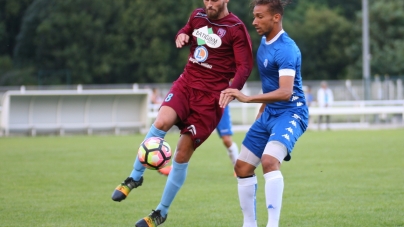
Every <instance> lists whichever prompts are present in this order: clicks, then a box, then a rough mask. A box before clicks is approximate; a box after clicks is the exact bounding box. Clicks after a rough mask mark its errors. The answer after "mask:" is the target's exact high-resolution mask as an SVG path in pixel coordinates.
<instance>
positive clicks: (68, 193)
mask: <svg viewBox="0 0 404 227" xmlns="http://www.w3.org/2000/svg"><path fill="white" fill-rule="evenodd" d="M243 136H244V134H243V133H237V134H236V135H235V137H234V138H235V141H237V142H238V143H239V144H240V142H241V140H242V138H243ZM177 138H178V134H176V133H172V134H169V135H168V136H167V137H166V139H167V140H168V142H169V143H170V144H171V146H172V147H173V148H174V147H175V143H176V141H177ZM142 139H143V136H142V135H128V136H71V137H35V138H32V137H10V138H0V226H58V227H59V226H134V223H135V222H136V221H137V220H138V219H140V218H142V217H143V216H145V215H146V214H148V213H150V211H151V209H154V208H155V207H156V205H157V204H158V202H159V200H160V196H161V192H162V190H163V187H164V184H165V180H166V178H165V177H163V176H161V175H158V174H157V173H156V172H155V171H151V170H148V171H146V173H145V181H144V184H143V186H141V187H139V188H137V189H135V191H133V192H132V193H131V195H130V196H129V197H128V198H127V199H126V200H125V201H123V202H121V203H116V202H113V201H112V200H111V198H110V196H111V193H112V191H113V189H114V188H115V187H116V185H117V184H118V183H120V182H121V181H122V180H124V179H125V178H126V177H127V176H128V174H129V173H130V171H131V169H132V164H133V160H134V157H135V154H136V147H137V146H138V144H139V143H140V142H141V141H142ZM403 140H404V130H402V129H401V130H377V131H327V132H315V131H308V132H307V133H306V134H305V135H304V136H303V137H302V138H301V139H300V140H299V141H298V143H297V145H296V147H295V150H294V151H293V158H292V161H290V162H286V163H285V164H284V165H283V166H282V172H283V175H284V179H285V191H284V198H283V208H282V214H281V225H280V226H297V227H303V226H307V227H313V226H318V227H328V226H338V227H341V226H355V227H357V226H364V227H369V226H383V227H386V226H394V227H398V226H404V141H403ZM257 175H258V180H259V183H258V184H259V185H258V197H257V209H258V223H259V226H260V227H264V226H266V218H267V214H266V210H265V199H264V192H263V188H264V184H263V183H264V182H263V177H262V173H261V169H260V168H259V171H257ZM236 184H237V181H236V179H235V178H234V177H233V172H232V167H231V164H230V161H229V159H228V157H227V154H226V152H225V149H224V147H223V145H222V144H221V141H220V140H219V138H218V136H217V135H212V137H211V138H210V139H209V140H208V141H207V142H206V143H205V144H203V145H202V146H201V147H200V148H199V149H198V150H197V152H196V153H195V155H194V157H193V159H192V160H191V163H190V167H189V171H188V178H187V180H186V182H185V184H184V186H183V187H182V189H181V191H180V192H179V193H178V195H177V197H176V199H175V200H174V202H173V204H172V206H171V209H170V212H169V216H168V219H167V221H166V223H165V224H164V225H163V226H166V227H170V226H175V227H178V226H180V227H198V226H201V227H212V226H217V227H227V226H236V227H237V226H238V227H239V226H241V225H242V215H241V211H240V208H239V204H238V198H237V187H236Z"/></svg>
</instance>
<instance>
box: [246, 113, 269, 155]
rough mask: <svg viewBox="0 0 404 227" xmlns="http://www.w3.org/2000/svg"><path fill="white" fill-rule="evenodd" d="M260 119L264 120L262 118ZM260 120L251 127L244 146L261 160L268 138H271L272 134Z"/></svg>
mask: <svg viewBox="0 0 404 227" xmlns="http://www.w3.org/2000/svg"><path fill="white" fill-rule="evenodd" d="M260 119H262V116H261V118H260ZM260 119H259V120H257V121H255V122H254V124H253V125H252V126H251V127H250V129H249V130H248V132H247V134H246V136H245V137H244V140H243V143H242V144H243V145H244V146H245V147H246V148H247V149H248V150H249V151H251V152H252V153H253V154H254V155H255V156H257V157H258V158H260V159H261V156H262V153H263V152H264V149H265V146H266V144H267V142H268V138H269V137H270V132H269V131H268V129H267V127H266V125H265V123H264V122H262V121H261V120H260Z"/></svg>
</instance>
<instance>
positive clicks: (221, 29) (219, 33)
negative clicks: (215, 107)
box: [217, 28, 226, 38]
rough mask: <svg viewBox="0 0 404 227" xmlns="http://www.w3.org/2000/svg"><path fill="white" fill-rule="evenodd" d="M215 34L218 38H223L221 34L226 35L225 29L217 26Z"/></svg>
mask: <svg viewBox="0 0 404 227" xmlns="http://www.w3.org/2000/svg"><path fill="white" fill-rule="evenodd" d="M217 35H218V36H219V37H220V38H223V36H224V35H226V30H224V29H223V28H219V30H217Z"/></svg>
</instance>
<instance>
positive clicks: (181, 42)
mask: <svg viewBox="0 0 404 227" xmlns="http://www.w3.org/2000/svg"><path fill="white" fill-rule="evenodd" d="M188 41H189V36H188V35H187V34H184V33H181V34H179V35H178V36H177V39H176V40H175V45H177V48H181V47H183V46H185V45H186V44H187V43H188Z"/></svg>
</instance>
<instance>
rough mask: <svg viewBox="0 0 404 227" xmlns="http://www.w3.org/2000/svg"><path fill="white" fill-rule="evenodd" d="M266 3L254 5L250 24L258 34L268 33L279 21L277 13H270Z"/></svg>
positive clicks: (266, 34)
mask: <svg viewBox="0 0 404 227" xmlns="http://www.w3.org/2000/svg"><path fill="white" fill-rule="evenodd" d="M268 7H269V6H268V5H256V6H255V7H254V10H253V15H254V20H253V22H252V25H253V26H254V28H255V30H256V31H257V33H258V34H259V35H265V36H267V37H268V35H269V34H270V33H271V32H272V31H273V30H274V27H275V25H276V24H278V22H279V17H280V15H279V14H275V15H272V14H271V13H270V12H269V10H268Z"/></svg>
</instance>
